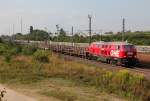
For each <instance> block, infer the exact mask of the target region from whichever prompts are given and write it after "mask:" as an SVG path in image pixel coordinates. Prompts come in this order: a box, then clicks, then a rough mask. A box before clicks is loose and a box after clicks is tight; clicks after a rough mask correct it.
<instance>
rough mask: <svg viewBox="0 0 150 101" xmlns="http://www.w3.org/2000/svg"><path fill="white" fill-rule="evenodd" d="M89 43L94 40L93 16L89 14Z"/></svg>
mask: <svg viewBox="0 0 150 101" xmlns="http://www.w3.org/2000/svg"><path fill="white" fill-rule="evenodd" d="M88 18H89V44H91V42H92V16H91V15H90V14H89V15H88Z"/></svg>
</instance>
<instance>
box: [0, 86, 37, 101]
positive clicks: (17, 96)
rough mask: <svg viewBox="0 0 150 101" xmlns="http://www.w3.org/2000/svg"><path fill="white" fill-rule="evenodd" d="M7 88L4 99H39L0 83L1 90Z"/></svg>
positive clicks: (28, 100) (31, 100) (10, 100)
mask: <svg viewBox="0 0 150 101" xmlns="http://www.w3.org/2000/svg"><path fill="white" fill-rule="evenodd" d="M4 88H5V89H6V94H4V100H2V101H37V100H35V99H34V98H31V97H28V96H26V95H23V94H20V93H18V92H16V91H14V90H11V89H9V88H7V87H5V86H3V85H0V90H3V89H4Z"/></svg>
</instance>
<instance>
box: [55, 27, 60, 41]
mask: <svg viewBox="0 0 150 101" xmlns="http://www.w3.org/2000/svg"><path fill="white" fill-rule="evenodd" d="M56 29H57V36H56V38H57V39H56V41H57V42H58V35H59V25H56Z"/></svg>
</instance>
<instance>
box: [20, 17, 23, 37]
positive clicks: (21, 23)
mask: <svg viewBox="0 0 150 101" xmlns="http://www.w3.org/2000/svg"><path fill="white" fill-rule="evenodd" d="M22 27H23V21H22V17H21V20H20V31H21V34H23V33H22Z"/></svg>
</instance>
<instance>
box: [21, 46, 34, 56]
mask: <svg viewBox="0 0 150 101" xmlns="http://www.w3.org/2000/svg"><path fill="white" fill-rule="evenodd" d="M36 51H37V48H36V47H34V46H25V47H23V49H22V52H23V54H24V55H32V54H34V52H36Z"/></svg>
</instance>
